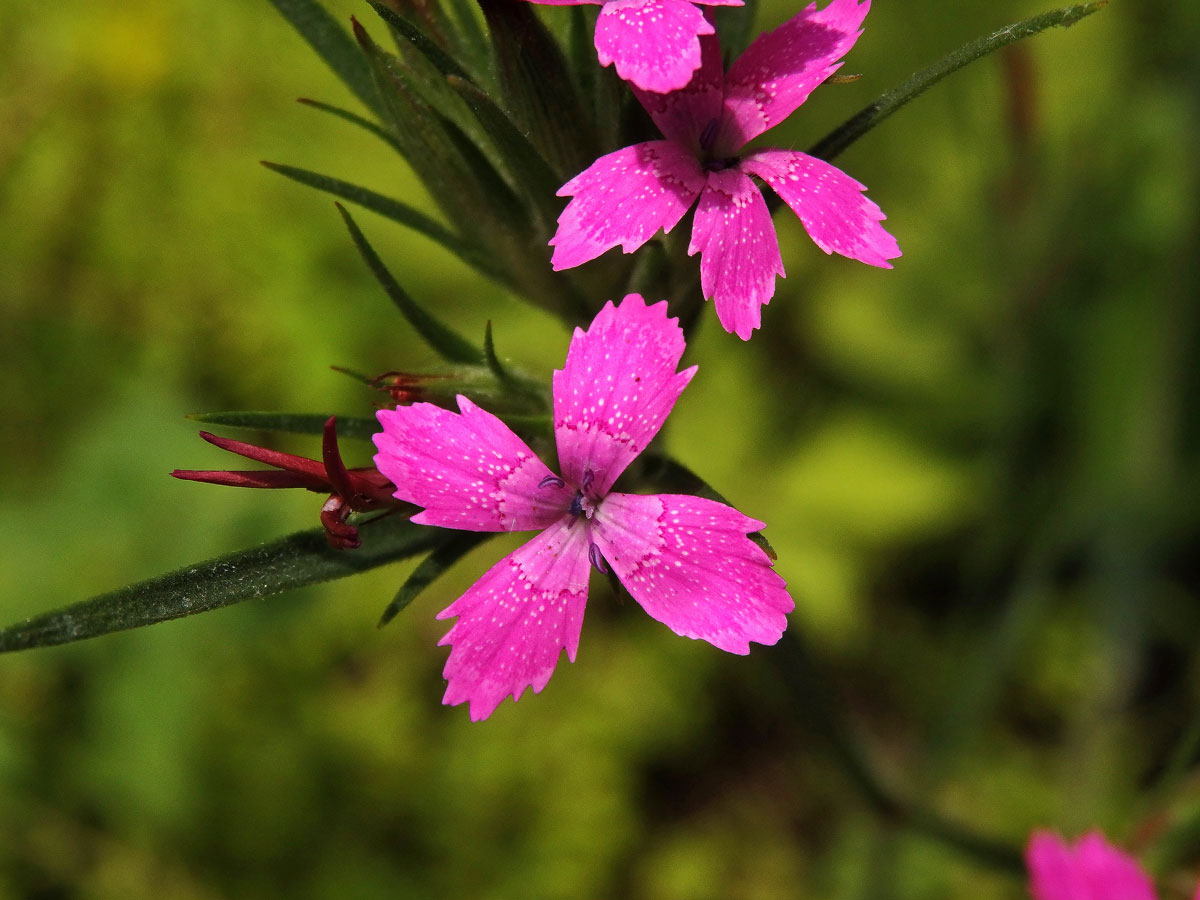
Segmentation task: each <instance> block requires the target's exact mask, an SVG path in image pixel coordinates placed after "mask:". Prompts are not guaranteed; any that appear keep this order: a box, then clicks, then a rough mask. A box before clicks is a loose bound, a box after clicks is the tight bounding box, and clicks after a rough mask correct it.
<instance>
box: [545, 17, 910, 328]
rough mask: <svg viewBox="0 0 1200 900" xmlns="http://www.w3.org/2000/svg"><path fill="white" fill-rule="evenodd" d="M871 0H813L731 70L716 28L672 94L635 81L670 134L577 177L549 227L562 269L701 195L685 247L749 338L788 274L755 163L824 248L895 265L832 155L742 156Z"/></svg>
mask: <svg viewBox="0 0 1200 900" xmlns="http://www.w3.org/2000/svg"><path fill="white" fill-rule="evenodd" d="M870 5H871V4H870V0H863V2H861V3H860V2H858V0H833V2H832V3H830V4H829V5H828V6H826V7H825V8H824V9H823V10H821V11H820V12H818V11H817V8H816V4H815V3H814V4H812V5H810V6H809V7H807V8H806V9H804V10H803V11H802V12H801V13H800V14H799V15H797V16H795V17H793V18H792V19H790V20H789V21H787V22H785V23H784V24H782V25H781V26H779V27H778V28H776V29H775V30H774V31H771V32H768V33H766V34H763V35H761V36H759V38H758V39H757V40H755V41H754V43H753V44H751V45H750V47H749V48H748V49H747V50H746V52H745V53H743V54H742V56H741V57H740V58H739V59H738V60H737V61H736V62H734V63H733V65H732V66H731V67H730V69H729V71H728V72H727V73H724V75H723V74H722V72H721V53H720V48H719V47H718V45H717V39H716V36H715V35H713V36H711V37H705V38H704V39H702V41H701V44H702V47H703V56H704V62H703V65H702V66H701V68H700V71H699V72H697V73H696V75H695V77H694V78H693V79H692V81H691V83H690V84H688V86H687V87H686V88H684V89H683V90H680V91H675V92H674V93H671V94H648V93H645V92H641V91H636V90H635V91H634V93H635V94H637V97H638V99H639V100H640V101H641V104H642V106H644V107H645V108H646V111H647V112H648V113H649V114H650V116H651V117H652V118H653V119H654V121H655V123H656V124H657V125H658V127H659V129H660V130H661V131H662V133H663V135H664V136H665V137H666V140H662V141H648V142H646V143H643V144H634V145H633V146H632V147H626V148H624V149H623V150H617V151H616V152H615V153H609V154H608V155H607V156H602V157H600V158H599V159H598V160H596V161H595V162H594V163H592V165H591V166H589V167H588V168H587V169H585V170H584V171H583V172H581V173H580V174H579V175H576V176H575V177H574V178H572V179H571V180H570V181H568V182H567V183H566V184H565V185H563V187H562V188H561V189H560V190H559V192H558V193H559V196H562V197H572V198H573V199H572V200H571V202H570V203H568V204H567V208H566V209H565V210H563V213H562V215H561V216H559V219H558V231H557V232H556V233H555V235H554V237H553V238H551V240H550V243H551V245H553V247H554V256H553V258H552V260H551V262H552V264H553V266H554V268H555V269H569V268H572V267H573V266H578V265H579V264H581V263H584V262H587V261H588V260H590V259H595V258H596V257H597V256H599V255H600V254H601V253H603V252H604V251H606V250H609V249H611V248H613V247H615V246H617V245H618V244H620V245H621V249H622V250H623V251H624V252H626V253H632V252H633V251H634V250H636V249H637V248H638V247H640V246H642V244H644V243H646V241H648V240H649V239H650V238H651V237H652V236H653V235H654V234H655V233H656V232H657V231H658V229H660V228H661V229H663V231H670V230H671V229H672V228H674V227H675V225H676V224H678V222H679V220H680V219H682V218H683V215H684V213H686V212H687V211H688V210H689V209H690V208H691V207H692V204H693V203H695V202H696V198H697V197H699V200H700V202H699V205H698V207H697V209H696V216H695V224H694V225H693V227H692V241H691V244H690V246H689V247H688V253H689V254H696V253H699V254H700V286H701V288H702V290H703V291H704V296H705V297H711V298H712V299H713V301H714V303H715V304H716V307H717V316H718V317H719V318H720V320H721V324H722V325H723V326H724V327H725V330H726V331H729V332H732V333H734V334H736V335H737V336H738V337H740V338H742V339H743V340H748V339H749V337H750V334H751V333H752V332H753V331H754V329H755V328H757V327H758V326H759V319H760V312H761V311H760V309H759V307H760V306H762V305H764V304H766V303H767V302H769V301H770V299H771V296H772V295H773V294H774V293H775V276H776V275H783V274H784V272H783V261H782V260H781V259H780V256H779V242H778V240H777V239H776V237H775V228H774V225H773V224H772V222H771V216H770V213H768V211H767V204H766V201H765V200H764V199H763V196H762V193H761V191H760V190H759V188H758V187H757V186H756V185H755V183H754V182H753V181H751V179H750V176H751V175H757V176H758V177H759V178H760V179H762V180H763V181H765V182H766V183H767V184H769V185H770V186H771V187H772V188H773V189H774V190H775V192H776V193H777V194H779V196H780V197H781V198H782V199H783V202H784V203H786V204H787V205H788V206H790V207H791V208H792V211H793V212H795V213H796V215H798V216H799V217H800V221H801V222H802V223H803V224H804V227H805V229H806V230H807V231H808V233H809V235H810V236H811V237H812V239H813V240H814V241H815V242H816V244H817V246H818V247H820V248H821V249H822V250H824V251H825V252H826V253H832V252H835V251H836V252H837V253H840V254H842V255H843V256H848V257H850V258H851V259H857V260H859V261H861V262H865V263H867V264H869V265H872V266H880V267H882V268H885V269H890V268H891V265H890V264H889V263H888V260H889V259H894V258H896V257H897V256H899V255H900V248H899V246H898V245H897V244H896V239H895V238H893V237H892V236H891V235H890V234H888V233H887V232H886V231H884V229H883V227H882V226H881V225H880V224H879V222H880V221H881V220H882V219H883V218H884V215H883V213H882V212H880V210H879V207H878V206H876V205H875V204H874V203H872V202H871V201H870V200H868V199H867V198H866V197H865V196H863V193H862V192H863V191H865V190H866V188H865V187H863V185H861V184H859V183H858V182H857V181H855V180H854V179H853V178H850V177H849V176H848V175H846V174H845V173H844V172H842V171H841V170H840V169H838V168H837V167H835V166H832V165H830V164H829V163H827V162H823V161H822V160H819V159H817V158H816V157H813V156H809V155H808V154H806V153H801V152H799V151H796V150H760V151H756V152H754V153H749V154H746V155H745V156H738V154H739V152H740V151H741V149H742V148H743V147H744V146H745V144H746V143H747V142H748V141H750V140H751V139H753V138H755V137H757V136H758V135H760V134H762V133H763V132H764V131H766V130H767V129H769V128H772V127H774V126H775V125H778V124H779V123H780V122H782V121H783V120H784V119H785V118H787V117H788V116H789V115H790V114H791V113H792V111H793V110H794V109H796V107H798V106H799V105H800V104H801V103H803V102H804V100H805V99H806V98H807V97H808V95H809V93H811V92H812V90H813V88H815V87H816V86H817V85H819V84H820V83H821V82H822V81H824V80H825V79H826V78H828V77H829V76H830V75H831V74H832V73H833V72H835V71H836V70H837V69H838V68H839V67H840V65H841V64H840V63H839V62H838V60H840V59H841V58H842V57H843V56H844V55H845V54H846V53H847V51H849V49H850V48H851V47H852V46H854V42H855V41H856V40H858V36H859V35H860V34H861V33H862V32H861V31H860V30H859V25H861V24H862V21H863V18H864V17H865V16H866V14H867V10H868V9H869V8H870Z"/></svg>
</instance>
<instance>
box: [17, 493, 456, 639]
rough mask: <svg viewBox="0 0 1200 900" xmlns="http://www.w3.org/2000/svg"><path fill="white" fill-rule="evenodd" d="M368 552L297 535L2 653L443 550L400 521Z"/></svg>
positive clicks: (82, 614)
mask: <svg viewBox="0 0 1200 900" xmlns="http://www.w3.org/2000/svg"><path fill="white" fill-rule="evenodd" d="M359 530H360V532H361V534H362V536H363V543H362V546H361V547H360V548H359V549H357V550H354V551H344V550H334V549H332V548H330V546H329V545H328V544H327V543H326V540H325V531H324V529H320V528H317V529H313V530H309V531H301V532H297V533H296V534H292V535H290V536H288V537H285V538H283V539H281V540H278V541H274V542H272V543H268V544H263V545H262V546H260V547H255V548H252V549H250V550H242V551H239V552H237V553H231V554H229V555H227V556H222V557H219V558H217V559H212V560H208V561H206V562H202V563H198V564H196V565H193V566H187V567H185V568H182V569H179V570H178V571H175V572H171V573H170V574H167V575H161V576H159V577H157V578H151V579H149V580H147V581H143V582H139V583H138V584H134V585H130V586H129V587H125V588H121V589H120V590H117V591H112V592H110V593H107V594H100V595H98V596H96V597H92V598H91V599H89V600H84V601H82V602H80V603H75V604H72V605H70V606H66V607H63V608H62V609H58V610H55V611H53V612H48V613H44V614H42V615H39V616H34V617H33V618H31V619H28V620H26V621H25V622H19V623H16V624H14V625H11V626H9V627H8V628H5V629H0V653H9V652H12V651H15V650H28V649H32V648H34V647H49V646H54V645H56V644H66V643H71V642H73V641H80V640H84V639H86V638H91V637H98V636H99V635H102V634H109V633H111V632H114V631H124V630H127V629H131V628H140V627H142V626H145V625H153V624H156V623H158V622H165V621H167V620H169V619H178V618H181V617H183V616H190V615H194V614H196V613H200V612H207V611H209V610H212V609H219V608H220V607H223V606H229V605H231V604H234V603H239V602H241V601H243V600H250V599H253V598H255V597H267V596H270V595H272V594H278V593H282V592H283V591H286V590H290V589H292V588H297V587H303V586H305V585H309V584H316V583H318V582H321V581H329V580H331V579H335V578H343V577H345V576H347V575H354V574H357V573H359V572H365V571H367V570H369V569H373V568H376V567H378V566H381V565H384V564H386V563H389V562H394V561H396V560H399V559H404V558H406V557H409V556H413V555H415V554H417V553H420V552H422V551H424V550H428V549H429V548H430V547H432V546H437V544H438V538H439V530H438V529H436V528H423V527H422V526H420V525H414V524H412V523H411V522H410V521H409V520H408V519H405V518H402V517H400V516H386V517H382V518H379V519H374V520H371V521H369V522H367V523H365V524H363V525H361V526H359Z"/></svg>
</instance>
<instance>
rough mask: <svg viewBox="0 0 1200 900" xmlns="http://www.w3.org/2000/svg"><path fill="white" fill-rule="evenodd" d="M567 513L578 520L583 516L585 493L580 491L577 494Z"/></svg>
mask: <svg viewBox="0 0 1200 900" xmlns="http://www.w3.org/2000/svg"><path fill="white" fill-rule="evenodd" d="M567 512H569V513H570V514H571V515H573V516H575V517H576V518H578V517H579V516H582V515H583V491H579V492H578V493H576V494H575V499H574V500H572V501H571V505H570V506H568V507H567ZM589 518H590V517H589Z"/></svg>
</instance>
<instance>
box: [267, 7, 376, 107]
mask: <svg viewBox="0 0 1200 900" xmlns="http://www.w3.org/2000/svg"><path fill="white" fill-rule="evenodd" d="M271 3H272V4H274V6H275V8H276V9H277V10H279V12H280V13H281V14H282V15H283V17H284V18H285V19H287V20H288V22H290V23H291V25H292V27H293V28H295V29H296V31H298V32H300V36H301V37H303V38H304V40H306V41H308V43H309V46H311V47H312V48H313V49H314V50H316V51H317V55H318V56H320V57H321V59H323V60H324V61H325V64H326V65H327V66H329V68H330V69H332V70H333V73H334V74H335V75H337V76H338V78H340V79H341V80H342V83H343V84H345V85H346V87H348V88H349V89H350V90H351V91H352V92H353V93H354V95H355V96H356V97H358V99H359V100H361V101H362V102H363V103H364V104H365V105H366V107H367V108H368V109H371V110H374V111H376V112H378V111H379V109H380V104H379V93H378V91H376V89H375V79H374V78H372V77H371V67H370V66H369V65H368V64H367V60H366V59H365V58H364V57H363V55H362V52H361V51H360V50H359V49H358V47H356V46H355V45H354V41H352V40H351V39H350V36H349V35H348V34H346V31H345V29H343V28H342V26H341V25H339V24H338V21H337V19H335V18H334V17H333V16H332V15H330V13H329V11H328V10H326V9H325V7H324V6H322V5H321V4H320V3H318V2H317V0H271Z"/></svg>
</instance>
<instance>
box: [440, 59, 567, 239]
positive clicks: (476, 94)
mask: <svg viewBox="0 0 1200 900" xmlns="http://www.w3.org/2000/svg"><path fill="white" fill-rule="evenodd" d="M446 80H447V82H448V83H449V85H450V87H452V88H453V89H454V90H455V91H457V92H458V95H459V96H460V97H462V99H463V100H464V101H465V102H466V104H467V106H468V107H469V108H470V110H471V112H473V113H474V114H475V117H476V119H477V120H478V121H479V123H480V124H481V125H482V126H483V129H484V131H486V132H487V134H488V137H490V138H491V141H492V144H493V145H494V146H495V147H496V149H497V150H498V151H499V152H500V154H501V156H502V157H503V159H504V161H505V163H506V167H507V168H508V170H509V171H510V172H512V173H513V175H514V177H515V178H516V180H517V182H518V184H517V186H518V188H519V189H520V191H521V193H523V194H524V195H525V199H526V202H527V204H528V205H529V206H530V207H531V208H532V209H534V210H536V211H537V213H538V215H539V216H540V217H541V220H542V221H541V222H540V223H539V225H540V227H541V228H543V229H544V230H550V229H549V226H550V223H552V222H554V221H555V219H556V218H557V217H558V213H559V212H560V211H561V206H562V204H561V202H560V201H559V199H558V197H557V196H556V194H557V191H558V189H559V188H560V187H562V185H563V183H564V182H565V181H566V177H565V176H563V175H562V174H561V173H558V172H555V171H554V169H553V168H551V166H550V163H549V162H547V161H546V158H545V157H544V156H542V153H541V151H540V150H538V149H537V147H535V146H534V145H533V143H532V142H531V141H530V140H529V138H527V137H526V136H525V135H524V134H523V133H522V132H521V130H520V129H519V128H517V126H516V125H515V124H514V123H513V121H512V119H510V118H509V117H508V115H507V114H506V113H505V112H504V110H502V109H501V108H500V107H499V106H497V105H496V102H495V101H494V100H493V99H492V98H491V97H489V96H488V95H487V94H485V93H484V92H483V91H481V90H480V89H479V88H477V87H476V86H475V85H473V84H471V83H469V82H466V81H463V80H462V79H461V78H455V77H453V76H451V77H450V78H447V79H446Z"/></svg>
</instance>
